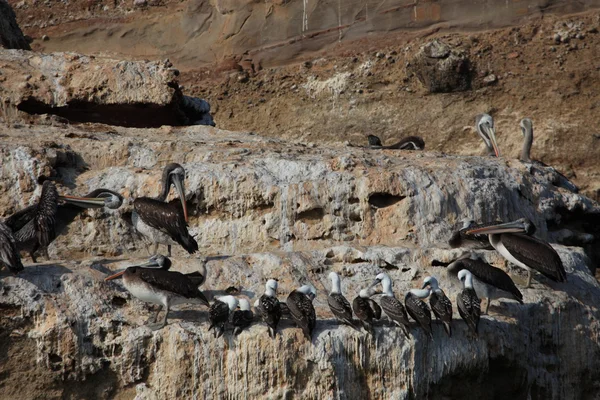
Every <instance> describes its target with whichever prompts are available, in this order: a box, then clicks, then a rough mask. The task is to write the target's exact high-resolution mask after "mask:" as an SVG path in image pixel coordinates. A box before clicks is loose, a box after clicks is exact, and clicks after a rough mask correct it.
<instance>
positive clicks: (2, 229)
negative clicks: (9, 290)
mask: <svg viewBox="0 0 600 400" xmlns="http://www.w3.org/2000/svg"><path fill="white" fill-rule="evenodd" d="M2 265H5V266H6V267H7V268H8V269H9V270H10V271H11V272H12V273H14V274H16V273H18V272H19V271H23V263H21V255H20V254H19V249H17V242H16V241H15V238H14V237H13V233H12V231H11V230H10V228H9V227H8V226H6V225H5V224H4V223H2V222H0V266H2Z"/></svg>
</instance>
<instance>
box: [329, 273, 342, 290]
mask: <svg viewBox="0 0 600 400" xmlns="http://www.w3.org/2000/svg"><path fill="white" fill-rule="evenodd" d="M331 293H334V294H340V293H342V284H341V281H340V278H339V276H333V277H331Z"/></svg>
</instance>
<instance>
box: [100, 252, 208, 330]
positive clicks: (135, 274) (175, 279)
mask: <svg viewBox="0 0 600 400" xmlns="http://www.w3.org/2000/svg"><path fill="white" fill-rule="evenodd" d="M169 265H170V264H169ZM121 276H122V277H123V284H124V285H125V288H126V289H127V290H128V291H129V292H130V293H131V294H132V295H133V296H134V297H137V298H138V299H140V300H142V301H145V302H148V303H154V304H158V305H159V306H160V308H159V309H158V311H157V312H156V315H155V316H154V319H153V321H152V322H153V323H151V324H150V325H149V327H150V329H152V330H157V329H161V328H163V327H164V326H165V325H167V317H168V315H169V311H170V309H171V307H172V306H175V305H178V304H184V303H192V304H203V305H205V306H207V307H209V306H210V304H209V303H208V300H207V299H206V297H205V296H204V294H203V293H202V292H201V291H200V290H198V287H197V286H196V285H194V283H193V282H192V281H191V280H190V279H189V278H188V277H186V276H185V275H184V274H182V273H181V272H176V271H168V270H166V269H164V264H163V265H162V266H161V265H160V264H158V262H157V260H156V259H150V261H149V262H147V263H144V264H139V265H133V266H130V267H128V268H127V269H125V270H124V271H121V272H117V273H116V274H114V275H111V276H109V277H107V278H105V279H104V280H105V281H110V280H113V279H116V278H119V277H121ZM163 307H164V309H165V315H164V317H163V320H162V321H161V322H160V323H158V324H157V323H156V320H157V319H158V315H159V313H160V311H161V310H162V309H163Z"/></svg>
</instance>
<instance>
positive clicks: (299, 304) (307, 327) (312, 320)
mask: <svg viewBox="0 0 600 400" xmlns="http://www.w3.org/2000/svg"><path fill="white" fill-rule="evenodd" d="M316 296H317V290H316V289H315V287H314V286H313V285H311V284H308V285H304V286H301V287H299V288H298V289H296V290H294V291H293V292H292V293H290V294H289V296H288V298H287V300H286V304H287V306H288V308H289V309H290V314H291V317H292V319H293V320H294V322H296V325H297V326H298V327H299V328H301V329H302V332H304V336H305V337H306V338H307V339H308V340H309V341H310V340H312V332H313V330H314V329H315V325H316V324H317V314H316V312H315V307H314V306H313V304H312V302H313V300H314V299H315V297H316Z"/></svg>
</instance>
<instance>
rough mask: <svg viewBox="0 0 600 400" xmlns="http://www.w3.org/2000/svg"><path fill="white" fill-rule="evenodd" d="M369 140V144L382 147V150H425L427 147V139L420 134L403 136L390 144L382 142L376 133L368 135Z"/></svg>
mask: <svg viewBox="0 0 600 400" xmlns="http://www.w3.org/2000/svg"><path fill="white" fill-rule="evenodd" d="M367 139H368V140H369V146H371V147H372V148H374V149H382V150H387V149H390V150H424V149H425V141H424V140H423V138H422V137H420V136H407V137H405V138H402V139H401V140H400V141H398V142H396V143H394V144H391V145H389V146H383V145H382V144H381V139H379V138H378V137H377V136H375V135H369V136H367Z"/></svg>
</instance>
